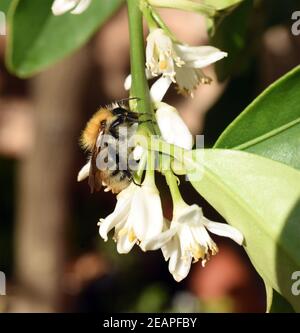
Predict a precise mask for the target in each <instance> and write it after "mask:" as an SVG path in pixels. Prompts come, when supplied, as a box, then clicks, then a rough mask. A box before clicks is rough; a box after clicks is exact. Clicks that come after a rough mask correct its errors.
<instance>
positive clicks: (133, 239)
mask: <svg viewBox="0 0 300 333" xmlns="http://www.w3.org/2000/svg"><path fill="white" fill-rule="evenodd" d="M136 238H137V237H136V235H135V233H134V231H133V229H130V231H129V233H128V239H129V241H130V242H134V241H135V240H136Z"/></svg>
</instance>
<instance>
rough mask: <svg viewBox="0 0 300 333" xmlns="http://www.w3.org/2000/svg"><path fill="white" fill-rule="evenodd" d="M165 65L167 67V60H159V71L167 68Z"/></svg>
mask: <svg viewBox="0 0 300 333" xmlns="http://www.w3.org/2000/svg"><path fill="white" fill-rule="evenodd" d="M167 67H168V62H167V60H161V61H160V62H159V69H160V70H161V71H163V70H165V69H167Z"/></svg>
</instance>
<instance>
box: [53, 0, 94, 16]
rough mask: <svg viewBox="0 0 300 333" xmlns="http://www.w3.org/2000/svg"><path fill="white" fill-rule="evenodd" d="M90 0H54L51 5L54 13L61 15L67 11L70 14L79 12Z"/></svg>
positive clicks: (84, 8) (86, 6)
mask: <svg viewBox="0 0 300 333" xmlns="http://www.w3.org/2000/svg"><path fill="white" fill-rule="evenodd" d="M91 1H92V0H55V1H54V2H53V5H52V12H53V14H54V15H62V14H65V13H67V12H69V11H71V13H72V14H81V13H82V12H84V11H85V10H86V9H87V8H88V6H89V5H90V3H91Z"/></svg>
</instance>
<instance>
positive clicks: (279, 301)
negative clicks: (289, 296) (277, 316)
mask: <svg viewBox="0 0 300 333" xmlns="http://www.w3.org/2000/svg"><path fill="white" fill-rule="evenodd" d="M272 293H273V295H272V302H271V305H270V308H269V311H268V312H270V313H292V312H295V311H294V309H293V307H292V306H291V304H290V303H289V302H288V301H287V300H286V299H285V298H283V297H282V296H281V295H280V294H278V293H277V292H276V290H272Z"/></svg>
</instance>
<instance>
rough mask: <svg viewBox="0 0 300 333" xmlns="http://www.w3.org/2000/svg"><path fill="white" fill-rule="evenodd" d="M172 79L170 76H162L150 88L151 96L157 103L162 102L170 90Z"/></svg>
mask: <svg viewBox="0 0 300 333" xmlns="http://www.w3.org/2000/svg"><path fill="white" fill-rule="evenodd" d="M171 83H172V80H171V79H170V78H169V77H163V76H162V77H160V78H159V79H158V80H156V81H155V82H154V83H153V84H152V86H151V89H150V97H151V100H152V102H154V103H157V102H161V101H162V99H163V98H164V96H165V94H166V92H167V91H168V89H169V87H170V85H171Z"/></svg>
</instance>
